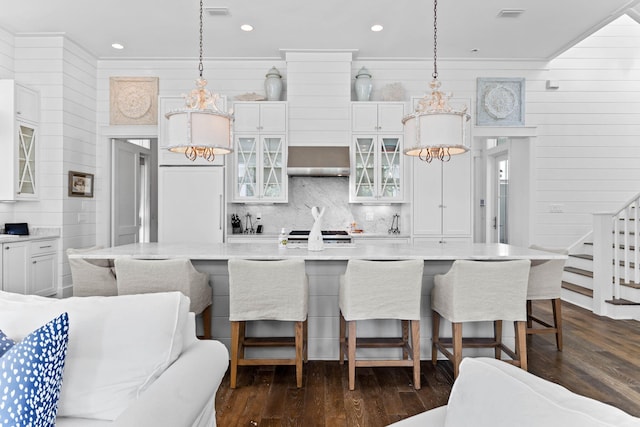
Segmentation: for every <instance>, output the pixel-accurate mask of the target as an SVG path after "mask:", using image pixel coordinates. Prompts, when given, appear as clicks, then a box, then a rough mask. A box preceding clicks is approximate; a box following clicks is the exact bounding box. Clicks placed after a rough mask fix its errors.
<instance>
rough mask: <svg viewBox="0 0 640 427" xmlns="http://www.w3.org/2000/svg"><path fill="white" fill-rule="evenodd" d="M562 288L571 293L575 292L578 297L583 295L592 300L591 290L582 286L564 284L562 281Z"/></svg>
mask: <svg viewBox="0 0 640 427" xmlns="http://www.w3.org/2000/svg"><path fill="white" fill-rule="evenodd" d="M562 288H564V289H566V290H568V291H571V292H575V293H577V294H580V295H584V296H587V297H590V298H593V290H592V289H587V288H585V287H583V286H579V285H575V284H573V283H569V282H565V281H562Z"/></svg>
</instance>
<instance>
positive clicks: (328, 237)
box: [287, 230, 353, 248]
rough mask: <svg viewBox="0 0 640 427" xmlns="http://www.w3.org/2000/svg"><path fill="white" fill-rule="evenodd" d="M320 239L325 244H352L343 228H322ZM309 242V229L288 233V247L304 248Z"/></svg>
mask: <svg viewBox="0 0 640 427" xmlns="http://www.w3.org/2000/svg"><path fill="white" fill-rule="evenodd" d="M322 241H323V242H324V244H325V245H326V246H333V247H350V246H353V239H352V238H351V235H350V234H349V233H347V232H346V231H344V230H323V231H322ZM308 242H309V230H292V231H291V232H290V233H289V243H288V244H287V246H288V247H290V248H306V247H307V245H308Z"/></svg>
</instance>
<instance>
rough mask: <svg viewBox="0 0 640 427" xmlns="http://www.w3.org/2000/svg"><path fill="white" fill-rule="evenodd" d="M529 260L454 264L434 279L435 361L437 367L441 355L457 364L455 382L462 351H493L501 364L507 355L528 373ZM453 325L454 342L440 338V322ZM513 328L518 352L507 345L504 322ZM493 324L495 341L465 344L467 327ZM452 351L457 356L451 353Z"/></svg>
mask: <svg viewBox="0 0 640 427" xmlns="http://www.w3.org/2000/svg"><path fill="white" fill-rule="evenodd" d="M530 264H531V263H530V261H529V260H516V261H499V262H482V261H467V260H457V261H454V263H453V265H452V266H451V269H450V270H449V271H448V272H447V273H446V274H438V275H436V276H435V278H434V282H435V285H434V287H433V291H432V293H431V308H432V313H433V344H432V348H431V361H432V362H433V364H434V365H435V364H436V363H437V357H438V350H440V352H441V353H442V354H444V355H445V356H446V357H447V359H449V360H450V361H451V362H452V363H453V374H454V378H457V377H458V369H459V366H460V362H461V361H462V349H463V348H468V347H474V348H482V347H488V348H494V349H495V357H496V359H500V358H501V352H502V351H504V352H505V353H506V354H507V355H508V356H509V357H511V359H512V361H511V363H513V364H514V365H516V366H520V367H521V368H522V369H524V370H527V339H526V337H527V335H526V320H527V308H526V303H527V283H528V281H529V267H530ZM441 317H443V318H445V319H447V320H449V321H451V324H452V325H451V326H452V335H453V336H452V338H441V337H440V318H441ZM505 320H506V321H512V322H514V329H515V338H516V342H515V349H514V350H512V349H510V348H508V347H507V346H506V345H505V344H503V342H502V321H505ZM485 321H492V322H493V323H494V335H493V337H491V338H484V337H483V338H463V337H462V324H463V323H464V322H485ZM449 348H452V351H449Z"/></svg>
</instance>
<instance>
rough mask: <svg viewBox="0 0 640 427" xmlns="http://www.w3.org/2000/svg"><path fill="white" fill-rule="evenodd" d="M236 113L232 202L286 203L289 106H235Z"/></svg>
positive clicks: (236, 104)
mask: <svg viewBox="0 0 640 427" xmlns="http://www.w3.org/2000/svg"><path fill="white" fill-rule="evenodd" d="M234 110H235V111H234V115H235V124H234V131H235V137H234V148H233V149H234V153H233V165H232V168H231V174H232V175H231V180H230V182H231V187H232V190H231V194H232V201H233V202H240V203H247V202H274V203H286V202H287V199H288V194H287V104H286V102H236V103H235V104H234Z"/></svg>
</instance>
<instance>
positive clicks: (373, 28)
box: [371, 24, 384, 33]
mask: <svg viewBox="0 0 640 427" xmlns="http://www.w3.org/2000/svg"><path fill="white" fill-rule="evenodd" d="M383 28H384V27H383V26H382V25H380V24H375V25H372V26H371V31H373V32H376V33H377V32H379V31H382V29H383Z"/></svg>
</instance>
